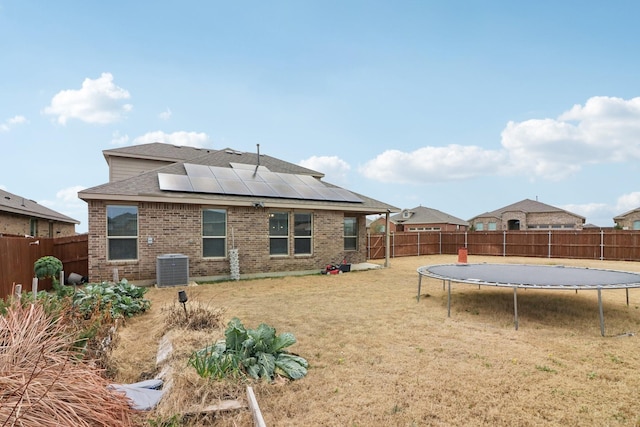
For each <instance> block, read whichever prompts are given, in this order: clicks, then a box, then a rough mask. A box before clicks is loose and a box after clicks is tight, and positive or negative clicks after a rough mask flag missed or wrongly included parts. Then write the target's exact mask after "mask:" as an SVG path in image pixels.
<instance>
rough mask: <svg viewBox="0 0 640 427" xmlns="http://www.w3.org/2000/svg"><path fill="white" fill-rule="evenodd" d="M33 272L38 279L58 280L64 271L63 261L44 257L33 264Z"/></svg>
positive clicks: (52, 257)
mask: <svg viewBox="0 0 640 427" xmlns="http://www.w3.org/2000/svg"><path fill="white" fill-rule="evenodd" d="M33 271H34V273H35V274H36V277H37V278H38V279H46V278H49V277H50V278H52V279H57V278H58V276H60V272H61V271H62V261H60V260H59V259H58V258H56V257H54V256H43V257H42V258H39V259H38V260H37V261H36V262H35V263H34V264H33Z"/></svg>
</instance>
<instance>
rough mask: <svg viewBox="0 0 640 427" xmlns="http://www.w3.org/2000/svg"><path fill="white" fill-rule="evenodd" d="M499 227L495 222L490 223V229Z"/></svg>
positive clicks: (494, 229)
mask: <svg viewBox="0 0 640 427" xmlns="http://www.w3.org/2000/svg"><path fill="white" fill-rule="evenodd" d="M497 229H498V228H497V224H496V223H495V222H490V223H489V228H488V230H489V231H496V230H497Z"/></svg>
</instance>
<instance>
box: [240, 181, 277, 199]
mask: <svg viewBox="0 0 640 427" xmlns="http://www.w3.org/2000/svg"><path fill="white" fill-rule="evenodd" d="M244 183H245V185H246V186H247V187H249V191H251V193H252V194H253V195H254V196H264V197H279V196H280V194H279V193H278V192H277V191H276V190H274V189H273V188H271V186H269V184H267V183H266V182H262V181H245V182H244Z"/></svg>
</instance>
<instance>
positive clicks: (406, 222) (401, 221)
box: [391, 206, 469, 232]
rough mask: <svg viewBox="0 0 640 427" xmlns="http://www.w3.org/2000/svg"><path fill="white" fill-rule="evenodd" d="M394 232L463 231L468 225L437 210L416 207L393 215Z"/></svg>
mask: <svg viewBox="0 0 640 427" xmlns="http://www.w3.org/2000/svg"><path fill="white" fill-rule="evenodd" d="M391 220H392V221H393V222H394V223H395V224H396V231H418V232H419V231H465V230H467V228H468V227H469V223H468V222H467V221H465V220H463V219H460V218H456V217H455V216H453V215H449V214H448V213H444V212H442V211H439V210H437V209H432V208H426V207H424V206H418V207H416V208H413V209H403V210H402V211H401V212H400V213H399V214H396V215H393V216H392V217H391Z"/></svg>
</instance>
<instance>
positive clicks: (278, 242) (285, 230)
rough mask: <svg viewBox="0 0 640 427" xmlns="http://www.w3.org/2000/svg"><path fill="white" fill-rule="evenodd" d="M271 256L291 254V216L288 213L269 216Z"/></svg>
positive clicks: (275, 213) (276, 213) (274, 213)
mask: <svg viewBox="0 0 640 427" xmlns="http://www.w3.org/2000/svg"><path fill="white" fill-rule="evenodd" d="M269 254H270V255H288V254H289V214H288V213H287V212H271V213H270V214H269Z"/></svg>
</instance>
